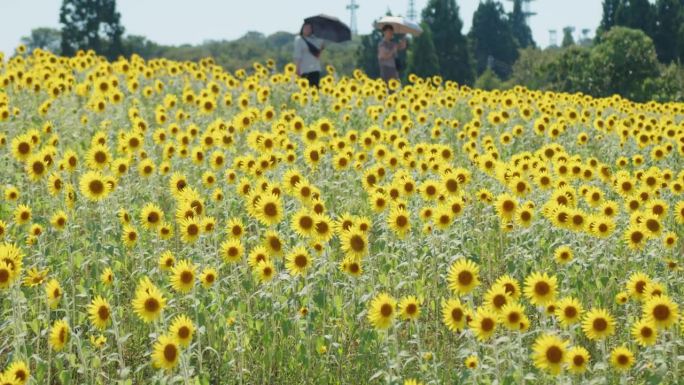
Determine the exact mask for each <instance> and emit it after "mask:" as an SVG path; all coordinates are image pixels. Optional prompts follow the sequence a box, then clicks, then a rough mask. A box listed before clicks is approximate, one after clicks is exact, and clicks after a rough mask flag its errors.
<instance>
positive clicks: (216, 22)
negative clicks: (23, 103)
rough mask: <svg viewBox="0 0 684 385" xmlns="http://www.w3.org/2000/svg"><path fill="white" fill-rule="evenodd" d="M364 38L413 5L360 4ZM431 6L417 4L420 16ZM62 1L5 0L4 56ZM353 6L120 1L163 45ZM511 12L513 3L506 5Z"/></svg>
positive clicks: (131, 22)
mask: <svg viewBox="0 0 684 385" xmlns="http://www.w3.org/2000/svg"><path fill="white" fill-rule="evenodd" d="M357 2H358V4H359V6H360V8H359V9H358V15H357V20H358V29H359V33H368V32H369V31H370V30H371V28H372V27H371V24H372V22H373V20H375V19H376V18H377V17H379V16H382V15H384V13H385V12H386V11H387V8H390V9H391V10H392V13H393V14H395V15H396V14H401V15H405V14H406V10H407V8H408V3H409V2H408V0H391V1H390V0H357ZM427 2H428V0H415V3H416V8H417V9H418V13H419V15H420V11H421V10H422V9H423V7H424V6H425V4H427ZM456 2H457V4H458V5H459V7H460V16H461V19H462V20H463V21H464V24H465V25H464V29H463V33H467V32H468V31H469V30H470V24H471V22H472V17H473V12H474V11H475V9H476V8H477V5H478V3H479V0H457V1H456ZM61 3H62V1H61V0H0V51H4V52H6V53H10V52H12V51H13V49H14V48H15V47H16V46H17V45H18V44H19V39H20V38H21V37H22V36H26V35H28V34H29V33H30V31H31V29H33V28H36V27H54V28H60V24H59V8H60V5H61ZM348 3H349V0H325V1H323V0H240V1H237V0H118V1H117V7H118V10H119V12H120V13H121V21H122V23H123V25H124V27H125V28H126V33H128V34H135V35H143V36H146V37H147V38H149V39H150V40H152V41H155V42H157V43H161V44H170V45H178V44H183V43H190V44H198V43H201V42H202V41H204V40H222V39H227V40H232V39H236V38H238V37H240V36H242V35H243V34H244V33H245V32H247V31H250V30H252V31H259V32H263V33H265V34H267V35H268V34H270V33H273V32H276V31H289V32H297V31H299V27H300V26H301V22H302V19H303V18H304V17H306V16H310V15H314V14H319V13H326V14H329V15H334V16H337V17H339V18H340V19H342V20H343V21H345V22H347V23H349V12H348V11H347V10H346V9H345V8H346V7H345V5H346V4H348ZM503 3H504V7H505V8H506V10H507V11H510V10H511V8H512V4H513V3H512V2H511V1H503ZM532 10H533V11H534V12H537V15H536V16H533V17H532V18H531V19H530V27H531V28H532V33H533V35H534V39H535V41H536V42H537V45H541V46H547V45H548V44H549V30H550V29H556V30H558V42H559V43H560V41H561V39H562V29H563V27H565V26H567V25H571V26H575V27H576V32H575V35H576V36H578V35H579V34H580V31H581V30H582V29H584V28H588V29H591V33H590V35H591V36H593V33H594V30H595V29H596V27H598V24H599V21H600V19H601V0H535V1H534V2H533V3H532Z"/></svg>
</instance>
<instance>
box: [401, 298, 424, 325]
mask: <svg viewBox="0 0 684 385" xmlns="http://www.w3.org/2000/svg"><path fill="white" fill-rule="evenodd" d="M399 315H400V316H401V318H402V319H405V320H411V321H412V320H416V319H418V317H419V316H420V301H419V300H418V299H417V298H416V297H414V296H412V295H410V296H407V297H404V298H402V299H401V301H399Z"/></svg>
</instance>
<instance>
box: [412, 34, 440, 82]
mask: <svg viewBox="0 0 684 385" xmlns="http://www.w3.org/2000/svg"><path fill="white" fill-rule="evenodd" d="M421 27H422V28H423V33H422V34H421V35H420V36H418V37H417V38H416V39H415V40H414V42H413V44H412V45H411V53H410V55H409V66H408V73H414V74H416V75H418V76H421V77H428V76H432V75H436V74H438V73H439V59H438V58H437V53H436V52H435V44H434V43H433V42H432V31H431V30H430V26H429V25H427V24H426V23H422V24H421Z"/></svg>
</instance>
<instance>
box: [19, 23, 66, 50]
mask: <svg viewBox="0 0 684 385" xmlns="http://www.w3.org/2000/svg"><path fill="white" fill-rule="evenodd" d="M61 39H62V36H61V33H60V32H59V30H58V29H54V28H46V27H42V28H35V29H33V30H31V34H30V35H29V36H24V37H22V38H21V43H22V44H24V45H25V46H26V48H27V49H28V50H29V52H33V51H34V50H35V49H37V48H40V49H45V50H48V51H50V52H53V53H56V54H59V47H60V44H61Z"/></svg>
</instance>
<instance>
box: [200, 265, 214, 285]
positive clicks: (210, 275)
mask: <svg viewBox="0 0 684 385" xmlns="http://www.w3.org/2000/svg"><path fill="white" fill-rule="evenodd" d="M217 278H218V273H217V272H216V269H214V268H211V267H207V268H205V269H204V270H203V271H202V274H200V282H202V287H204V288H205V289H208V288H210V287H212V286H213V285H214V283H215V282H216V279H217Z"/></svg>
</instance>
